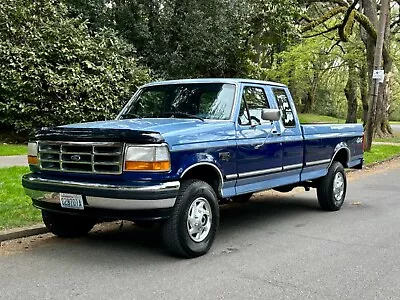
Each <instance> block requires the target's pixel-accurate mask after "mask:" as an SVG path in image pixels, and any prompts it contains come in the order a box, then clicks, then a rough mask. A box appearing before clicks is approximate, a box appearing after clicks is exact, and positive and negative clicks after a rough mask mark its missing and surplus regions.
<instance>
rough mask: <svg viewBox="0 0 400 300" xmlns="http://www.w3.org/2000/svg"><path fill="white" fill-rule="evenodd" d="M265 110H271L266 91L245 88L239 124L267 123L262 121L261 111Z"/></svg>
mask: <svg viewBox="0 0 400 300" xmlns="http://www.w3.org/2000/svg"><path fill="white" fill-rule="evenodd" d="M263 108H269V104H268V100H267V96H266V95H265V92H264V89H262V88H259V87H254V86H246V87H244V89H243V94H242V101H241V104H240V112H239V124H240V125H251V124H252V123H253V124H261V123H265V122H266V121H265V120H262V119H261V111H262V109H263Z"/></svg>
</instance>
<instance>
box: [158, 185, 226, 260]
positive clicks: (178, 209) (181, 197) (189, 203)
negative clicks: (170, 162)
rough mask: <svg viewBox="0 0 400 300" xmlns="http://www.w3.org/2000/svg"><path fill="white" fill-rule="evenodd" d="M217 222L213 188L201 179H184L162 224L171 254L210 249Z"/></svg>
mask: <svg viewBox="0 0 400 300" xmlns="http://www.w3.org/2000/svg"><path fill="white" fill-rule="evenodd" d="M218 225H219V206H218V200H217V196H216V194H215V192H214V190H213V188H212V187H211V186H210V185H209V184H208V183H206V182H204V181H201V180H187V181H184V182H183V183H182V185H181V188H180V190H179V193H178V196H177V198H176V202H175V206H174V209H173V212H172V215H171V216H170V218H169V219H168V220H167V221H165V223H164V224H163V226H162V237H163V241H164V244H165V245H166V247H167V248H168V249H169V251H170V252H171V254H173V255H176V256H180V257H186V258H193V257H198V256H201V255H203V254H205V253H207V252H208V250H209V249H210V248H211V246H212V244H213V242H214V239H215V235H216V232H217V229H218Z"/></svg>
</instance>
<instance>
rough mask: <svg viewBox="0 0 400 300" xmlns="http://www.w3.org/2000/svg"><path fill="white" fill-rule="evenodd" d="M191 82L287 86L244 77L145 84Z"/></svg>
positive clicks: (162, 82)
mask: <svg viewBox="0 0 400 300" xmlns="http://www.w3.org/2000/svg"><path fill="white" fill-rule="evenodd" d="M190 83H230V84H240V83H249V84H261V85H275V86H280V87H286V85H284V84H282V83H278V82H273V81H263V80H255V79H243V78H196V79H178V80H165V81H154V82H150V83H147V84H145V85H143V87H146V86H153V85H164V84H190Z"/></svg>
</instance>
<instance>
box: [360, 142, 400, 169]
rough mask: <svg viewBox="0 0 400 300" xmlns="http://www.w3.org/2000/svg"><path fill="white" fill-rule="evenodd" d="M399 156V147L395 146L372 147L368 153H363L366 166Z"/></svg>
mask: <svg viewBox="0 0 400 300" xmlns="http://www.w3.org/2000/svg"><path fill="white" fill-rule="evenodd" d="M397 155H400V146H397V145H372V148H371V151H370V152H365V153H364V162H365V164H366V165H368V164H371V163H374V162H379V161H383V160H386V159H389V158H391V157H394V156H397Z"/></svg>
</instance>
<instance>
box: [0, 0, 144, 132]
mask: <svg viewBox="0 0 400 300" xmlns="http://www.w3.org/2000/svg"><path fill="white" fill-rule="evenodd" d="M0 24H2V25H1V26H0V36H1V39H0V69H1V72H0V127H8V128H12V129H13V130H15V131H17V132H24V131H25V132H26V131H31V130H32V129H34V128H38V127H41V126H54V125H60V124H66V123H72V122H82V121H91V120H104V119H109V118H112V117H114V116H115V113H116V112H118V110H119V109H120V108H121V106H122V105H123V104H124V103H125V102H126V101H127V100H128V99H129V97H130V96H131V95H132V93H133V92H134V91H135V90H136V89H137V87H138V86H139V85H141V84H143V83H145V82H148V81H149V80H150V75H149V73H150V72H149V70H148V69H147V68H144V67H142V66H140V65H139V64H138V59H137V57H136V53H135V49H133V48H132V46H130V45H129V44H128V43H126V42H125V41H124V40H122V39H121V38H119V37H118V36H117V34H116V33H115V32H114V31H112V30H110V29H103V30H100V31H99V32H97V33H96V34H95V35H94V34H91V33H90V31H89V29H88V26H87V23H86V22H85V20H83V19H82V18H80V17H76V18H71V17H68V9H67V7H66V6H65V5H64V4H63V3H60V2H59V1H52V0H35V1H32V0H7V1H1V2H0Z"/></svg>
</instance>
